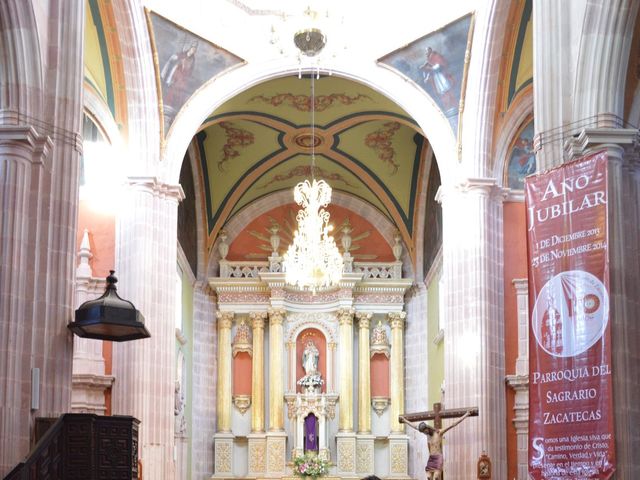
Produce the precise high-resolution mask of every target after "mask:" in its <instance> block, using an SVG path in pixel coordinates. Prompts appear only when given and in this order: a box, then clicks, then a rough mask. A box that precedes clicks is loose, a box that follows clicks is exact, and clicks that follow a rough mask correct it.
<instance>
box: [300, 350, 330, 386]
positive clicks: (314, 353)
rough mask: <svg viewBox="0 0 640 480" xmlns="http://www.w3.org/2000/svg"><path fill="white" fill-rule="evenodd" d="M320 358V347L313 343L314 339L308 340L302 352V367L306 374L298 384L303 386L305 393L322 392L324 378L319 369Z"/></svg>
mask: <svg viewBox="0 0 640 480" xmlns="http://www.w3.org/2000/svg"><path fill="white" fill-rule="evenodd" d="M319 360H320V352H319V351H318V347H316V344H315V343H313V340H308V341H307V344H306V345H305V347H304V351H303V352H302V368H303V369H304V373H305V375H304V377H302V378H301V379H300V380H298V385H300V386H301V387H302V389H303V392H304V393H320V388H321V387H322V385H323V384H324V380H322V375H321V374H320V372H319V371H318V362H319Z"/></svg>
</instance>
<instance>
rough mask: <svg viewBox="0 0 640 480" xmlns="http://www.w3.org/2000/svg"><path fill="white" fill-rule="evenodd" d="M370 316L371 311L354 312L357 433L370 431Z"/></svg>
mask: <svg viewBox="0 0 640 480" xmlns="http://www.w3.org/2000/svg"><path fill="white" fill-rule="evenodd" d="M371 317H372V314H371V313H366V312H357V313H356V318H357V319H358V433H371V366H370V362H369V360H370V358H369V326H370V324H371Z"/></svg>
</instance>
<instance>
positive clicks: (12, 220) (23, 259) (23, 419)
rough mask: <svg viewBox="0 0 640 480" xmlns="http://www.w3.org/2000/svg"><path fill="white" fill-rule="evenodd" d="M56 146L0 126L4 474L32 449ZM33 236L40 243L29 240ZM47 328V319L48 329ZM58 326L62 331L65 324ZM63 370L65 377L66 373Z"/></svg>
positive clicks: (0, 470)
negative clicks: (38, 268)
mask: <svg viewBox="0 0 640 480" xmlns="http://www.w3.org/2000/svg"><path fill="white" fill-rule="evenodd" d="M52 146H53V144H52V142H51V140H50V139H49V138H48V137H46V136H40V135H38V134H37V133H36V131H35V130H34V129H33V128H31V127H12V126H6V125H3V126H0V178H1V179H2V180H1V181H0V198H2V201H1V202H0V218H2V222H0V235H1V236H2V243H1V245H0V249H1V250H0V381H1V382H2V383H0V390H1V391H2V392H3V393H2V398H3V402H2V404H1V405H0V428H1V429H2V430H1V431H2V432H3V433H2V435H0V476H4V474H6V473H9V470H11V469H12V468H13V467H15V465H16V464H17V463H18V462H19V461H20V460H21V459H22V458H23V457H24V456H25V455H26V454H27V453H29V433H30V424H31V422H32V415H31V407H32V394H31V376H32V372H33V368H39V369H41V368H42V367H43V365H42V364H41V363H40V362H32V360H31V354H32V350H33V345H32V344H33V343H34V336H35V335H34V329H35V325H34V323H33V322H32V319H33V318H34V316H35V314H36V308H35V306H34V301H35V299H36V291H39V290H40V289H39V288H37V285H36V283H37V282H38V281H43V280H47V279H48V278H47V277H45V279H42V278H41V277H40V276H39V275H36V272H35V271H34V268H35V266H34V265H33V260H34V256H35V252H34V251H33V250H34V248H35V247H36V246H39V242H38V241H37V238H38V237H37V235H36V234H37V227H38V224H39V221H40V219H39V215H38V210H39V208H40V205H41V204H42V203H43V200H42V199H39V198H38V197H39V195H38V191H40V190H41V189H43V188H44V185H43V184H44V182H45V178H46V176H47V175H48V173H47V171H48V170H50V166H49V162H50V160H48V158H47V157H48V155H49V153H50V151H51V148H52ZM30 241H31V242H33V241H35V242H36V244H35V245H30V243H29V242H30ZM68 288H71V285H68ZM40 293H42V292H40ZM68 313H69V314H70V313H71V312H70V311H69V312H68ZM45 327H46V323H45V324H43V326H42V329H43V331H44V329H45ZM60 327H61V328H64V325H60ZM56 330H57V331H58V334H59V333H60V329H56ZM39 336H40V335H38V337H39ZM71 341H72V339H71V338H68V341H67V342H66V349H68V350H69V351H68V352H65V349H62V350H61V351H60V352H59V354H60V355H63V356H64V357H65V358H67V357H68V358H67V361H68V362H69V365H68V367H69V372H68V376H67V377H68V378H66V380H67V382H68V385H66V386H62V385H61V387H60V388H66V389H67V397H69V394H70V386H71ZM56 350H57V349H56ZM34 353H35V352H34ZM41 354H42V351H41ZM59 373H60V374H61V375H62V376H64V372H59ZM68 400H69V398H67V401H68ZM36 413H39V412H37V411H36ZM58 413H62V411H60V412H58Z"/></svg>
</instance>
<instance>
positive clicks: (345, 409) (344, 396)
mask: <svg viewBox="0 0 640 480" xmlns="http://www.w3.org/2000/svg"><path fill="white" fill-rule="evenodd" d="M354 313H355V310H354V309H352V308H342V309H340V310H338V312H337V316H338V325H339V327H338V328H339V342H340V343H339V345H338V355H339V358H340V361H339V365H340V371H339V376H340V382H339V386H340V387H339V388H340V390H339V391H338V394H339V395H340V399H339V401H340V417H339V420H338V429H339V430H340V431H341V432H352V431H353V314H354ZM354 448H355V446H354Z"/></svg>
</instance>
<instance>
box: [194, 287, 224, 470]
mask: <svg viewBox="0 0 640 480" xmlns="http://www.w3.org/2000/svg"><path fill="white" fill-rule="evenodd" d="M215 318H216V297H215V294H214V292H213V289H212V288H211V287H210V286H209V285H208V283H206V282H204V281H196V283H195V285H194V289H193V332H194V335H193V376H192V382H193V395H192V408H193V413H192V419H193V420H192V423H193V424H192V425H191V432H193V433H192V439H191V448H192V455H191V458H192V461H191V474H192V476H193V478H205V476H207V477H208V476H210V475H211V472H213V471H214V465H213V461H214V459H213V448H211V439H212V438H213V436H214V434H215V431H216V428H215V427H216V416H217V408H216V399H217V388H216V387H217V378H216V371H217V366H218V365H217V364H218V362H217V331H216V325H215V323H214V319H215Z"/></svg>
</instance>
